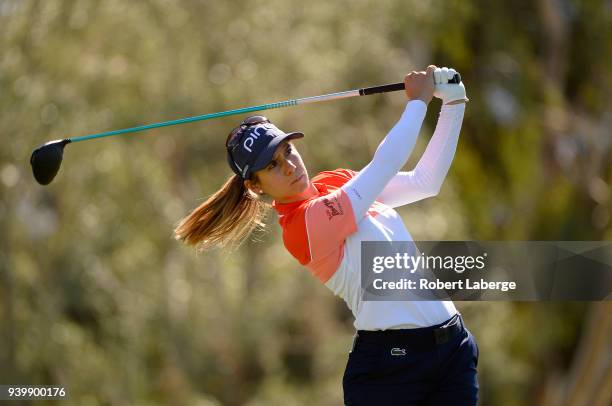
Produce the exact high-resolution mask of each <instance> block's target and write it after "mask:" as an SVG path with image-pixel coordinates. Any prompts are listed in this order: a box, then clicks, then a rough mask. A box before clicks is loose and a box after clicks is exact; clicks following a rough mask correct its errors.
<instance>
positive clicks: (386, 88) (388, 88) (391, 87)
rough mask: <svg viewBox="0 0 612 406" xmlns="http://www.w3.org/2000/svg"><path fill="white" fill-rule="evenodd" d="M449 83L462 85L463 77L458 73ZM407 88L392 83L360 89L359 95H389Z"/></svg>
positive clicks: (400, 83) (399, 83)
mask: <svg viewBox="0 0 612 406" xmlns="http://www.w3.org/2000/svg"><path fill="white" fill-rule="evenodd" d="M448 83H455V84H457V83H461V76H460V75H459V74H458V73H456V74H455V76H454V77H453V78H452V79H451V80H449V81H448ZM405 89H406V86H405V85H404V82H398V83H390V84H388V85H382V86H372V87H364V88H363V89H359V95H360V96H368V95H371V94H377V93H387V92H397V91H398V90H405Z"/></svg>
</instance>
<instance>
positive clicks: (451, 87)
mask: <svg viewBox="0 0 612 406" xmlns="http://www.w3.org/2000/svg"><path fill="white" fill-rule="evenodd" d="M456 73H457V71H456V70H454V69H452V68H451V69H449V68H436V70H434V84H435V86H434V93H433V95H434V96H435V97H437V98H438V99H442V103H443V104H448V103H450V102H453V101H457V100H465V101H466V102H468V101H469V99H468V98H467V97H466V94H465V86H463V82H460V83H459V84H455V83H448V81H449V80H451V79H452V78H453V77H454V76H455V74H456Z"/></svg>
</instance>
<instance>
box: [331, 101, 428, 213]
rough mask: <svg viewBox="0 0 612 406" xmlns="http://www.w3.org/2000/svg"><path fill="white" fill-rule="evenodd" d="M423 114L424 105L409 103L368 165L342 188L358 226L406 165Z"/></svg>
mask: <svg viewBox="0 0 612 406" xmlns="http://www.w3.org/2000/svg"><path fill="white" fill-rule="evenodd" d="M426 113H427V105H426V104H425V103H424V102H423V101H421V100H411V101H409V102H408V104H407V105H406V108H405V110H404V112H403V114H402V116H401V118H400V120H399V121H398V122H397V123H396V124H395V126H394V127H393V128H392V129H391V131H389V133H388V134H387V136H386V137H385V138H384V139H383V141H382V142H381V143H380V145H379V146H378V148H377V149H376V152H375V153H374V157H373V158H372V160H371V161H370V163H369V164H367V165H366V166H365V167H364V168H363V169H362V170H361V171H359V173H358V174H357V175H356V176H355V177H353V178H352V179H351V180H349V181H348V182H347V183H346V184H344V186H342V188H341V189H342V190H344V191H345V192H346V195H347V196H348V198H349V200H350V205H351V207H352V210H353V214H354V217H355V219H356V221H357V222H359V220H361V218H362V217H363V216H364V215H365V214H366V213H367V211H368V209H369V208H370V206H371V205H372V203H374V201H375V200H376V199H377V198H378V196H379V195H380V194H381V192H382V191H383V189H384V188H385V186H386V185H387V183H389V181H391V179H393V177H394V176H396V174H397V172H398V171H399V170H400V169H401V168H402V166H404V165H405V164H406V161H407V160H408V157H409V156H410V153H411V152H412V150H413V148H414V145H415V143H416V139H417V137H418V135H419V131H420V129H421V126H422V125H423V120H424V119H425V114H426ZM379 200H380V199H379Z"/></svg>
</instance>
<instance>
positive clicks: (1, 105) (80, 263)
mask: <svg viewBox="0 0 612 406" xmlns="http://www.w3.org/2000/svg"><path fill="white" fill-rule="evenodd" d="M611 30H612V2H610V1H609V0H590V1H586V0H583V1H580V0H538V1H526V0H519V1H513V2H489V1H484V0H469V1H468V0H465V1H459V0H451V1H440V0H437V1H428V2H426V1H421V0H396V1H384V2H381V1H374V0H351V1H348V0H339V1H319V0H311V1H308V2H305V1H281V0H266V1H264V0H255V1H245V0H235V1H231V2H229V1H220V0H208V1H205V0H181V1H171V0H149V1H130V2H128V1H118V0H105V1H101V0H65V1H59V0H40V1H35V0H23V1H22V0H0V137H1V138H0V139H1V140H2V143H1V145H2V148H0V196H1V200H0V383H2V384H9V383H23V384H48V385H64V386H65V387H66V388H68V390H69V391H70V395H71V399H70V400H69V401H68V402H66V403H68V404H75V405H96V404H112V405H131V404H151V405H153V404H176V405H182V404H185V405H187V404H194V405H252V406H254V405H306V404H308V405H310V404H313V405H337V404H341V403H342V389H341V378H342V373H343V371H344V367H345V364H346V359H347V353H348V351H349V348H350V344H351V339H352V334H353V327H352V316H351V314H350V312H349V311H348V309H347V308H346V306H345V304H344V303H343V302H342V301H341V300H340V299H338V298H335V297H333V295H331V294H330V293H329V292H328V291H327V290H326V289H325V287H323V286H321V285H320V284H319V283H318V281H316V280H315V278H312V277H311V276H310V275H309V274H308V273H307V272H305V271H304V269H303V268H302V267H300V266H299V264H298V263H297V262H296V261H295V260H293V259H292V258H291V257H290V255H289V254H288V253H287V252H285V250H284V248H283V246H282V241H281V238H280V233H279V227H278V226H277V225H276V223H277V219H276V215H275V214H274V213H271V214H270V215H269V216H268V220H267V222H268V223H269V227H268V231H267V232H266V233H264V234H259V235H257V236H256V238H255V239H254V241H249V242H248V243H245V244H244V245H243V246H241V247H240V248H239V249H238V250H237V251H235V252H232V253H230V252H221V251H213V252H207V253H201V254H197V253H195V252H194V251H193V250H191V249H189V248H187V247H184V246H182V245H181V244H179V243H178V242H176V241H174V240H173V238H172V230H173V228H174V226H175V224H176V223H177V222H178V220H179V219H180V218H182V217H183V216H184V215H186V214H187V213H188V212H189V211H190V210H191V209H192V208H194V207H195V206H197V205H198V204H199V203H200V202H201V201H202V200H203V199H205V198H206V196H208V195H209V194H211V193H213V192H214V191H216V190H217V189H218V188H219V187H220V186H221V185H222V183H223V182H224V180H225V179H226V178H227V177H229V176H230V175H231V171H230V169H229V168H228V167H227V165H226V162H225V155H224V147H223V142H224V140H225V135H226V134H227V132H228V130H229V129H230V128H232V127H233V126H235V125H236V123H237V122H239V121H240V120H241V118H242V117H229V118H223V119H218V120H212V121H206V122H201V123H192V124H187V125H181V126H174V127H168V128H162V129H156V130H151V131H148V132H145V133H136V134H132V135H127V136H121V137H116V138H113V139H106V140H96V141H90V142H86V143H80V144H78V145H74V146H71V147H68V148H67V149H66V154H65V156H64V164H63V168H62V169H61V171H60V173H59V174H58V176H57V178H56V180H55V181H54V183H52V184H51V185H49V186H46V187H42V186H40V185H38V184H36V183H35V181H34V179H33V178H32V176H31V172H30V165H29V162H28V161H29V157H30V153H31V151H32V149H33V148H34V147H36V146H38V145H40V144H42V143H44V142H46V141H48V140H52V139H57V138H65V137H69V136H77V135H84V134H90V133H95V132H101V131H107V130H111V129H119V128H125V127H130V126H135V125H139V124H146V123H152V122H158V121H164V120H170V119H175V118H181V117H186V116H190V115H198V114H204V113H210V112H216V111H222V110H227V109H231V108H238V107H244V106H249V105H255V104H263V103H268V102H273V101H280V100H287V99H291V98H297V97H306V96H312V95H317V94H323V93H330V92H334V91H341V90H348V89H353V88H357V87H364V86H372V85H377V84H383V83H388V82H395V81H400V80H402V78H403V75H404V74H405V73H407V72H409V71H411V70H420V69H422V68H424V67H425V66H427V65H428V64H429V63H434V64H437V65H439V66H452V67H454V68H456V69H457V70H458V71H460V72H461V73H462V76H463V80H464V82H465V84H466V88H467V90H468V96H469V97H470V99H471V102H470V103H469V105H468V109H467V113H466V118H465V121H464V126H463V130H462V136H461V140H460V143H459V147H458V151H457V155H456V158H455V161H454V164H453V167H452V168H451V171H450V174H449V177H448V178H447V180H446V182H445V184H444V187H443V189H442V191H441V193H440V195H439V196H438V197H437V198H435V199H428V200H425V201H422V202H419V203H417V204H414V205H411V206H410V207H403V208H401V209H400V213H401V214H402V216H403V218H404V220H405V221H406V224H407V227H408V229H409V230H410V231H411V232H412V234H413V235H414V236H415V238H417V239H421V240H429V239H431V240H436V239H456V240H611V239H612V218H611V207H612V191H611V188H610V185H611V181H612V165H610V160H611V158H610V153H611V150H612V146H611V140H612V137H611V134H610V133H611V131H610V128H611V127H612V107H611V106H612V103H610V100H611V97H612V92H611V89H612V86H611V83H612V69H611V68H610V61H611V60H612V55H611V53H612V33H611ZM404 104H405V97H404V96H403V95H402V94H400V93H394V94H388V95H381V96H372V97H368V98H362V99H353V100H350V101H348V100H347V101H337V102H334V103H322V104H317V105H312V106H304V107H299V108H287V109H282V110H276V111H274V110H273V111H269V112H267V113H266V115H267V116H268V117H269V118H270V119H272V120H273V121H274V122H276V123H277V124H278V125H279V127H280V128H283V129H286V130H298V129H299V130H301V131H304V132H305V133H306V134H307V137H306V138H305V139H304V140H303V141H299V148H300V149H301V151H302V154H303V156H304V158H305V161H306V163H307V165H308V167H309V169H310V172H311V174H314V173H316V172H318V171H320V170H324V169H333V168H337V167H348V168H352V169H355V170H359V169H360V168H361V167H362V166H363V165H365V164H366V163H367V162H368V160H369V158H370V157H371V156H372V154H373V152H374V150H375V148H376V146H377V145H378V142H379V141H380V140H381V139H382V138H383V137H384V135H385V134H386V132H387V131H388V129H390V128H391V127H392V126H393V124H394V123H395V121H396V120H397V119H398V118H399V115H400V113H401V111H402V108H403V105H404ZM438 109H439V101H434V102H432V104H430V108H429V113H428V117H427V122H426V125H425V126H424V129H423V131H422V135H421V139H420V141H419V144H418V147H417V151H415V153H414V154H413V156H412V157H411V160H410V163H409V165H408V166H407V168H410V167H411V165H412V164H414V163H415V162H416V160H417V159H418V157H419V153H420V152H421V151H422V150H423V148H424V146H425V145H426V142H427V140H428V139H429V137H430V134H431V132H432V131H433V127H434V126H435V120H436V118H437V111H438ZM608 303H609V302H602V303H588V302H583V303H578V302H576V303H508V302H471V303H467V302H463V303H457V307H458V308H459V309H460V311H462V313H463V314H464V317H465V319H466V322H467V324H468V326H469V328H470V329H471V330H472V332H473V333H474V334H475V336H476V338H477V340H478V342H479V346H480V350H481V355H480V364H479V379H480V385H481V402H480V403H481V404H482V405H524V404H544V405H553V404H555V405H556V404H572V405H582V404H584V405H586V404H589V405H592V404H601V405H604V404H606V405H607V404H609V402H610V399H611V398H612V368H611V357H612V355H611V354H612V351H611V347H610V343H611V342H612V336H611V334H612V333H611V331H612V320H611V318H612V311H611V310H612V307H611V306H610V305H609V304H608ZM51 403H53V402H51Z"/></svg>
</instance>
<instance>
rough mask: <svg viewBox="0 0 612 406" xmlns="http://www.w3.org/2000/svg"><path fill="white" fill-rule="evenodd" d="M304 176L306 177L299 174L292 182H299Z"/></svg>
mask: <svg viewBox="0 0 612 406" xmlns="http://www.w3.org/2000/svg"><path fill="white" fill-rule="evenodd" d="M303 177H304V174H302V175H300V176H298V178H297V179H296V180H294V181H293V182H291V184H292V185H293V184H295V183H297V182H299V181H300V180H302V178H303Z"/></svg>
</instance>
